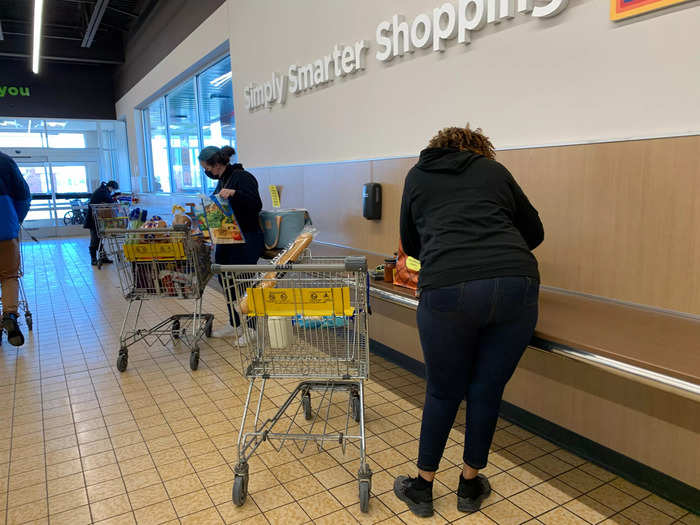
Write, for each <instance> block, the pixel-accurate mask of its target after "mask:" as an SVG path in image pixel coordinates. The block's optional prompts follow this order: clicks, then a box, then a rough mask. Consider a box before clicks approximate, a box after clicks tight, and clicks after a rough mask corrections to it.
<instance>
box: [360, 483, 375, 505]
mask: <svg viewBox="0 0 700 525" xmlns="http://www.w3.org/2000/svg"><path fill="white" fill-rule="evenodd" d="M371 488H372V482H371V480H369V479H361V480H360V511H361V512H365V513H366V512H369V491H370V489H371Z"/></svg>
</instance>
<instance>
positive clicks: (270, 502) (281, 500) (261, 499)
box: [251, 486, 294, 512]
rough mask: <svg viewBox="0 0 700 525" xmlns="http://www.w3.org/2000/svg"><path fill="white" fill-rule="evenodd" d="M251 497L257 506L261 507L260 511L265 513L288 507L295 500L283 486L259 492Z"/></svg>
mask: <svg viewBox="0 0 700 525" xmlns="http://www.w3.org/2000/svg"><path fill="white" fill-rule="evenodd" d="M251 496H252V498H253V500H254V501H255V504H256V505H257V506H258V507H260V510H261V511H263V512H267V511H268V510H271V509H274V508H277V507H281V506H283V505H286V504H288V503H290V502H292V501H293V499H294V498H292V496H291V495H290V494H289V492H287V491H286V489H285V488H284V487H282V486H277V487H273V488H271V489H267V490H263V491H259V492H256V493H255V494H251Z"/></svg>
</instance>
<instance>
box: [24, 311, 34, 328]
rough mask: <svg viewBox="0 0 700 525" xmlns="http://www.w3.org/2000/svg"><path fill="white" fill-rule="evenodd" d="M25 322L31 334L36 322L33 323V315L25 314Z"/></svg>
mask: <svg viewBox="0 0 700 525" xmlns="http://www.w3.org/2000/svg"><path fill="white" fill-rule="evenodd" d="M24 320H25V322H26V323H27V329H28V330H29V331H30V332H31V331H32V327H33V325H34V321H32V314H25V316H24Z"/></svg>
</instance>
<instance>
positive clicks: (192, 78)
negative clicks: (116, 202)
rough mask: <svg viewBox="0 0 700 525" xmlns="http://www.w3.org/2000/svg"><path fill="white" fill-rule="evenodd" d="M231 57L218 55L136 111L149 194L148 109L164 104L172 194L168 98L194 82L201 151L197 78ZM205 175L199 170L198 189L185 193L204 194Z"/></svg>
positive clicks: (201, 139)
mask: <svg viewBox="0 0 700 525" xmlns="http://www.w3.org/2000/svg"><path fill="white" fill-rule="evenodd" d="M230 58H231V55H230V54H229V53H227V54H223V55H220V56H218V57H216V58H214V59H213V60H211V61H209V62H207V63H206V64H204V65H202V67H201V68H199V69H197V70H196V71H195V72H194V73H192V74H191V75H188V76H187V77H186V78H183V79H182V80H181V81H180V82H178V83H177V84H175V85H173V86H171V87H170V88H168V90H167V91H165V92H164V93H161V94H160V95H158V96H157V97H155V98H153V99H150V100H149V101H148V102H147V103H144V104H143V105H141V106H140V107H139V108H138V110H139V113H140V114H141V126H142V133H141V138H142V140H143V144H144V154H145V158H144V160H145V161H146V173H147V175H148V189H149V191H150V192H153V188H154V187H155V176H154V172H153V149H152V148H153V145H152V142H151V138H152V137H151V126H150V119H149V118H148V113H149V108H150V107H151V106H152V105H153V104H154V103H156V102H158V101H159V100H162V101H163V104H164V119H165V122H164V126H165V143H166V145H167V147H166V152H167V155H168V178H169V180H170V189H171V191H170V193H174V192H173V191H172V190H173V188H175V180H174V175H173V165H172V153H171V151H170V150H171V143H170V117H169V114H168V113H169V112H168V97H169V96H170V95H172V94H173V93H174V92H175V91H177V90H178V89H179V88H181V87H182V86H183V85H185V84H186V83H187V82H194V109H195V115H196V122H197V141H198V146H199V149H200V150H201V149H202V144H204V134H203V132H202V121H201V108H200V100H199V95H200V86H199V84H200V80H199V77H200V76H201V75H202V73H204V72H205V71H207V70H208V69H209V68H211V67H214V66H215V65H217V64H218V63H219V62H222V61H224V60H226V59H229V60H230ZM231 96H233V81H232V82H231ZM205 177H206V176H205V175H204V170H202V169H201V168H199V187H198V188H194V189H193V190H191V191H187V192H186V193H197V192H206V191H207V189H206V188H207V183H206V180H205Z"/></svg>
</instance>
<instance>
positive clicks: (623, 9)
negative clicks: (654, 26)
mask: <svg viewBox="0 0 700 525" xmlns="http://www.w3.org/2000/svg"><path fill="white" fill-rule="evenodd" d="M687 1H688V0H610V20H624V19H625V18H630V17H633V16H637V15H641V14H644V13H648V12H650V11H656V10H657V9H661V8H664V7H669V6H672V5H676V4H682V3H683V2H687Z"/></svg>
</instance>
